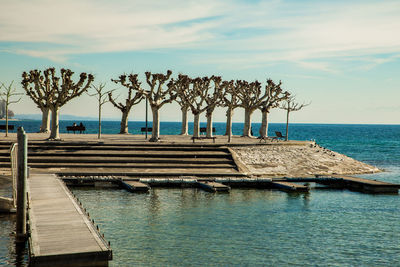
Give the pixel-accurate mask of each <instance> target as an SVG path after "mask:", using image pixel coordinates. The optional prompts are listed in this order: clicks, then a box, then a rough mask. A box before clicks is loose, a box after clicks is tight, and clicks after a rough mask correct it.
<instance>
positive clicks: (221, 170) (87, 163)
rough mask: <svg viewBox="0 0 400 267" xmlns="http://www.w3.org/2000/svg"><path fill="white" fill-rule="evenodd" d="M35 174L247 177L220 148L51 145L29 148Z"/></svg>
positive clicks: (5, 159)
mask: <svg viewBox="0 0 400 267" xmlns="http://www.w3.org/2000/svg"><path fill="white" fill-rule="evenodd" d="M10 146H11V143H9V142H0V168H7V167H9V166H10V157H9V148H10ZM28 166H29V167H30V168H31V170H32V171H40V172H53V173H58V174H63V175H74V176H76V175H82V176H85V175H124V176H138V177H142V176H154V177H159V176H163V177H165V176H171V177H182V176H233V177H235V176H243V174H241V173H240V172H239V171H238V167H237V165H236V164H235V161H234V159H233V157H232V155H231V153H230V152H229V150H228V149H227V148H226V147H222V146H218V145H211V144H210V145H204V144H202V145H197V144H193V145H188V144H185V145H178V144H162V143H161V144H152V143H141V144H129V143H101V142H47V141H32V142H29V144H28Z"/></svg>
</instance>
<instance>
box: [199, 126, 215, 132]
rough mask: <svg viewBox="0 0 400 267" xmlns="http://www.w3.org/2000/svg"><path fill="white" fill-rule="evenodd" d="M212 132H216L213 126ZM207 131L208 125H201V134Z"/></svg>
mask: <svg viewBox="0 0 400 267" xmlns="http://www.w3.org/2000/svg"><path fill="white" fill-rule="evenodd" d="M212 132H213V133H215V127H213V128H212ZM204 133H207V127H200V134H204Z"/></svg>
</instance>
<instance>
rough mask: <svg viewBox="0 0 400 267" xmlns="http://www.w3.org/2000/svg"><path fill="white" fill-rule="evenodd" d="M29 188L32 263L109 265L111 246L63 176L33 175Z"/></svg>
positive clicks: (30, 255) (39, 264)
mask: <svg viewBox="0 0 400 267" xmlns="http://www.w3.org/2000/svg"><path fill="white" fill-rule="evenodd" d="M27 190H28V194H29V195H28V200H29V202H28V216H29V220H28V225H29V232H30V236H29V240H28V242H29V259H30V266H108V261H109V260H111V259H112V251H111V248H110V246H109V245H108V244H107V242H106V241H105V240H104V238H103V237H102V236H101V235H100V233H99V232H98V231H97V230H96V228H95V227H94V225H93V223H92V222H91V221H90V219H89V218H88V217H87V215H86V214H85V213H84V212H83V210H82V208H81V207H80V206H79V204H78V203H77V202H76V201H75V199H74V197H73V196H72V194H71V193H70V191H69V190H68V188H67V187H66V186H65V184H64V183H63V182H62V181H61V180H60V179H58V178H57V177H56V176H55V175H52V174H32V175H31V176H30V178H29V179H28V187H27Z"/></svg>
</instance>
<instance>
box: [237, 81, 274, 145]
mask: <svg viewBox="0 0 400 267" xmlns="http://www.w3.org/2000/svg"><path fill="white" fill-rule="evenodd" d="M236 83H237V85H238V86H237V88H236V92H237V97H238V98H239V99H240V107H242V108H244V127H243V136H245V137H251V136H252V134H251V115H252V114H253V112H254V111H255V110H256V109H257V108H259V107H260V105H261V103H262V102H263V101H264V100H265V99H266V98H267V93H266V92H264V94H263V93H262V87H261V83H259V82H258V81H255V82H252V83H248V82H247V81H242V80H239V81H236Z"/></svg>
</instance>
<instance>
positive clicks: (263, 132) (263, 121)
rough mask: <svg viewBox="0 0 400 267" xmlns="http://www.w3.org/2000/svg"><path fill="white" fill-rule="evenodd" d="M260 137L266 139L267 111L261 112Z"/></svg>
mask: <svg viewBox="0 0 400 267" xmlns="http://www.w3.org/2000/svg"><path fill="white" fill-rule="evenodd" d="M261 114H262V119H261V129H260V137H264V138H265V137H268V111H267V110H262V111H261Z"/></svg>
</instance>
